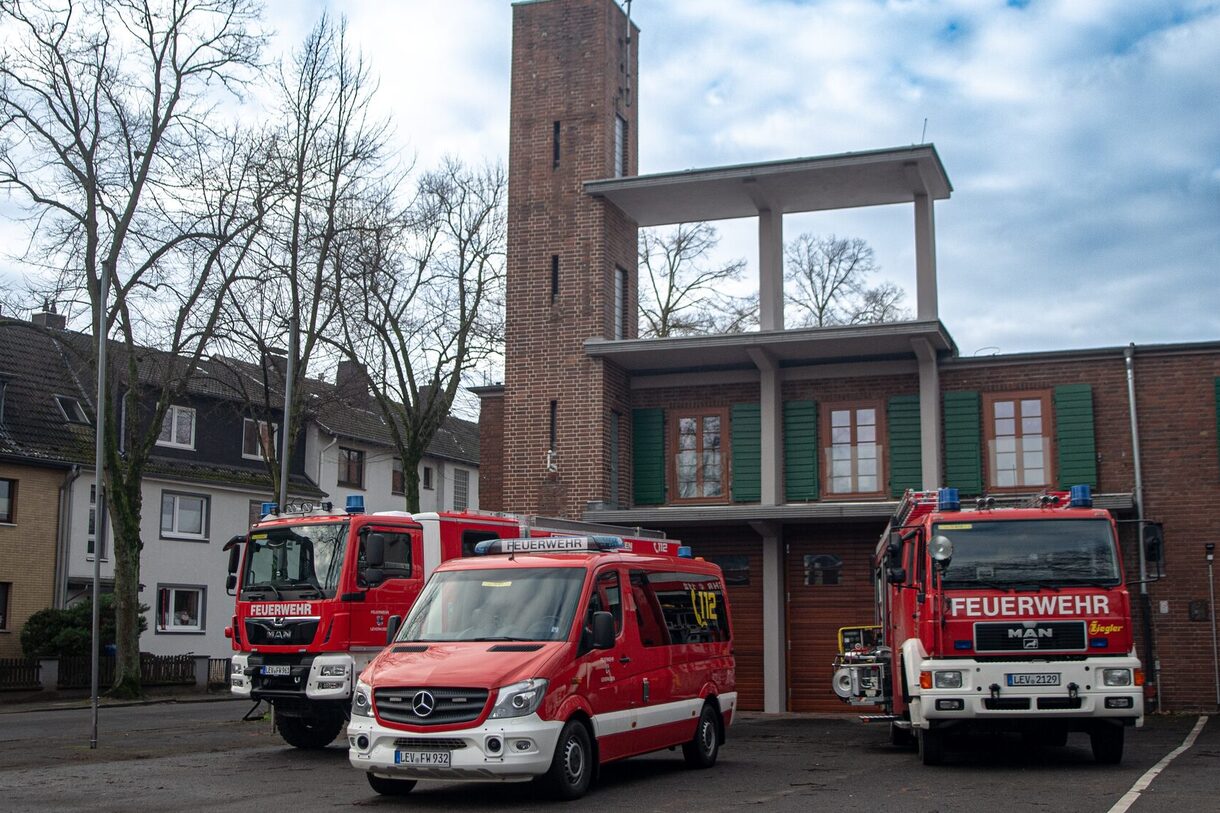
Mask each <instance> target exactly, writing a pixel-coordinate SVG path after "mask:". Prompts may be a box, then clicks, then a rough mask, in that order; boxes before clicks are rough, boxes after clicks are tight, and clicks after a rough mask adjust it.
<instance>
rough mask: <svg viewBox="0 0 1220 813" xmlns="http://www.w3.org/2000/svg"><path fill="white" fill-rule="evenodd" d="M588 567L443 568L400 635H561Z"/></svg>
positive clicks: (487, 638)
mask: <svg viewBox="0 0 1220 813" xmlns="http://www.w3.org/2000/svg"><path fill="white" fill-rule="evenodd" d="M584 577H585V570H584V569H583V568H521V569H516V568H514V569H512V570H503V569H499V570H462V571H452V572H444V571H441V572H439V573H436V574H434V575H433V576H432V578H431V579H430V580H429V581H428V586H427V587H425V588H424V592H423V594H422V595H420V597H419V601H417V602H416V603H415V606H414V607H413V608H412V609H411V614H410V615H409V616H407V621H406V623H405V624H403V625H402V632H400V633H399V635H398V640H399V641H561V640H563V639H565V638H567V637H568V630H570V629H571V628H572V618H573V617H574V616H575V615H576V605H577V602H579V601H580V592H581V588H582V586H583V585H584Z"/></svg>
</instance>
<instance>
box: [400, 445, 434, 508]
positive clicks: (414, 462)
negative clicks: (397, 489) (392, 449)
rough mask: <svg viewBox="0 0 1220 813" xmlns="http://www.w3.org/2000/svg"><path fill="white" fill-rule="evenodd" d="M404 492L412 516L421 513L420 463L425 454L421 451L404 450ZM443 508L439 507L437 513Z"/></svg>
mask: <svg viewBox="0 0 1220 813" xmlns="http://www.w3.org/2000/svg"><path fill="white" fill-rule="evenodd" d="M402 452H403V454H402V490H403V493H404V494H405V495H406V500H407V511H409V512H410V513H412V514H418V513H419V461H420V460H422V459H423V456H424V455H423V452H422V451H421V450H419V449H403V450H402ZM442 508H443V506H440V505H438V506H437V507H436V510H437V511H440V510H441V509H442Z"/></svg>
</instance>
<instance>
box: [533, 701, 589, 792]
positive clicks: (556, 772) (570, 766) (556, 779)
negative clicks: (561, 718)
mask: <svg viewBox="0 0 1220 813" xmlns="http://www.w3.org/2000/svg"><path fill="white" fill-rule="evenodd" d="M540 778H541V779H542V782H543V784H544V785H545V786H546V788H547V790H548V791H550V794H551V795H552V796H554V797H555V798H556V799H563V800H569V799H579V798H580V797H581V796H584V795H585V791H587V790H588V789H589V784H590V783H591V782H592V781H593V745H592V742H591V740H590V739H589V729H587V728H585V727H584V725H582V724H581V723H580V722H579V721H577V720H568V722H567V724H566V725H564V727H563V730H562V731H560V732H559V742H557V743H556V744H555V756H553V757H552V758H551V768H550V770H548V771H547V772H546V773H545V774H543V775H542V777H540Z"/></svg>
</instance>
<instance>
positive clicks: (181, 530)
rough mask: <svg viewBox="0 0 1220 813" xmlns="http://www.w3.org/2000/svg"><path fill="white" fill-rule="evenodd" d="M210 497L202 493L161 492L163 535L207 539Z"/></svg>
mask: <svg viewBox="0 0 1220 813" xmlns="http://www.w3.org/2000/svg"><path fill="white" fill-rule="evenodd" d="M208 502H209V500H208V498H207V497H205V496H203V495H201V494H180V493H177V492H173V491H162V492H161V536H162V538H164V539H205V540H206V539H207V536H208Z"/></svg>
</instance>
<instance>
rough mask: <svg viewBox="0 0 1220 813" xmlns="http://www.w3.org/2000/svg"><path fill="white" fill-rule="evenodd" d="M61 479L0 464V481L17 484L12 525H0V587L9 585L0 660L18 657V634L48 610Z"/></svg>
mask: <svg viewBox="0 0 1220 813" xmlns="http://www.w3.org/2000/svg"><path fill="white" fill-rule="evenodd" d="M65 474H66V471H65V470H64V469H46V468H37V467H33V466H16V465H11V464H0V479H6V480H16V481H17V501H16V507H15V510H14V515H13V522H12V523H11V524H0V582H7V583H8V584H9V585H10V586H9V596H8V608H7V618H6V619H5V628H4V629H3V630H0V658H19V657H21V641H20V635H21V628H22V627H23V626H25V622H26V621H27V620H28V619H29V617H30V616H31V615H33V614H34V613H36V612H38V611H39V610H42V609H45V608H47V607H50V606H52V604H53V601H54V597H55V559H56V548H57V544H56V542H57V539H58V536H59V519H58V518H59V510H58V506H59V487H60V486H61V485H63V483H64V476H65ZM3 609H4V608H0V610H3Z"/></svg>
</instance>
